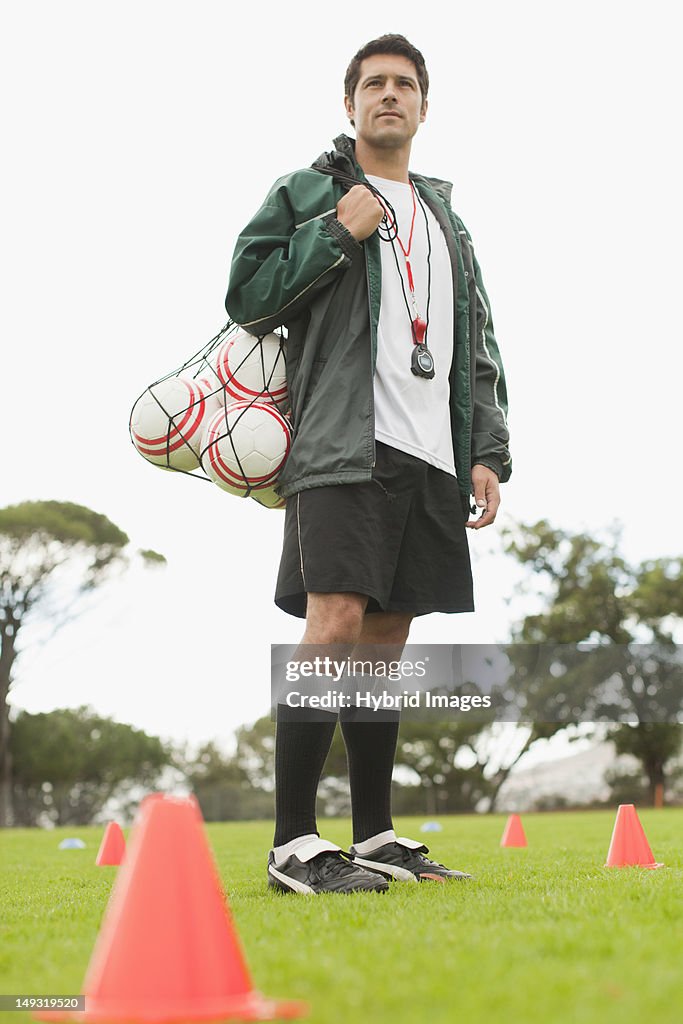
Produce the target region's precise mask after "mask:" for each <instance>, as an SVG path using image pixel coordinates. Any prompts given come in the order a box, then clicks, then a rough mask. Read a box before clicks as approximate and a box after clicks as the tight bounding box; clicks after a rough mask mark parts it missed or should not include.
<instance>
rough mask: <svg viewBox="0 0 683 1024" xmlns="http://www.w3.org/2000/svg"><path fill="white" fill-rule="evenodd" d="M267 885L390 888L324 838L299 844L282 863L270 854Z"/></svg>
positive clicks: (304, 888)
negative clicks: (294, 851)
mask: <svg viewBox="0 0 683 1024" xmlns="http://www.w3.org/2000/svg"><path fill="white" fill-rule="evenodd" d="M268 886H269V887H271V888H273V889H279V890H280V891H281V892H303V893H319V892H386V890H387V889H388V888H389V886H388V884H387V882H385V881H384V879H383V878H381V877H380V876H379V875H378V874H376V873H375V872H374V871H366V870H365V869H364V868H362V867H357V866H356V865H355V864H352V863H351V859H350V857H349V856H348V854H346V853H343V852H342V850H340V848H339V847H338V846H335V845H334V844H333V843H328V842H327V841H326V840H324V839H314V840H311V841H310V842H308V843H305V844H304V845H303V846H300V847H299V849H298V850H297V852H296V853H293V854H292V855H291V857H288V858H287V860H286V861H283V863H282V864H277V865H276V864H275V854H274V853H273V851H272V850H271V851H270V853H269V854H268Z"/></svg>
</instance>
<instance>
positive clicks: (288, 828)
mask: <svg viewBox="0 0 683 1024" xmlns="http://www.w3.org/2000/svg"><path fill="white" fill-rule="evenodd" d="M305 716H306V720H305V721H302V713H301V710H300V709H299V708H290V707H287V705H286V704H279V705H278V709H277V729H276V732H275V838H274V840H273V846H282V845H283V844H284V843H288V842H289V841H290V840H291V839H296V837H297V836H303V835H307V834H308V833H309V832H317V831H318V828H317V824H316V819H315V798H316V794H317V792H318V783H319V782H320V775H321V773H322V770H323V765H324V764H325V758H326V757H327V754H328V751H329V749H330V745H331V743H332V737H333V736H334V730H335V726H336V724H337V716H336V714H326V713H325V712H320V713H318V714H316V715H315V717H316V721H311V720H310V719H311V712H310V711H306V713H305Z"/></svg>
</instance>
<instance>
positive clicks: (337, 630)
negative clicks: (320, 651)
mask: <svg viewBox="0 0 683 1024" xmlns="http://www.w3.org/2000/svg"><path fill="white" fill-rule="evenodd" d="M367 603H368V598H367V596H366V595H365V594H353V593H349V594H309V595H308V604H307V611H306V633H305V636H304V640H303V642H304V643H329V644H333V643H355V642H356V641H357V640H358V638H359V636H360V635H361V630H362V628H363V616H364V615H365V606H366V605H367Z"/></svg>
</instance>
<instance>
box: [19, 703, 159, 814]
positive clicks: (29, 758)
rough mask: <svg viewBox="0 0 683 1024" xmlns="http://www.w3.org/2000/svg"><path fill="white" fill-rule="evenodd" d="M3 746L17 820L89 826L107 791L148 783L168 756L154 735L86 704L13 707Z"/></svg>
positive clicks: (113, 793) (111, 793)
mask: <svg viewBox="0 0 683 1024" xmlns="http://www.w3.org/2000/svg"><path fill="white" fill-rule="evenodd" d="M11 748H12V760H13V809H14V819H15V824H16V825H25V826H31V825H40V824H44V823H45V822H46V821H50V822H52V824H54V825H88V824H91V823H92V821H93V820H94V819H95V817H96V815H97V812H98V811H99V810H100V809H101V807H102V806H103V804H105V803H106V802H107V800H109V798H110V797H112V796H118V795H119V794H123V793H125V790H126V788H127V787H135V788H137V789H139V787H140V786H148V787H151V786H153V785H154V784H155V783H156V782H157V780H158V777H159V774H160V772H161V771H162V769H163V768H164V767H166V766H167V765H171V764H172V757H173V754H172V751H171V750H170V748H167V747H166V746H164V744H162V742H161V740H159V739H158V738H157V737H155V736H148V735H147V734H146V733H145V732H143V731H141V730H139V729H134V728H132V726H130V725H124V724H122V723H120V722H114V721H112V720H111V719H109V718H103V717H101V716H100V715H97V714H96V713H95V712H93V711H92V710H91V709H90V708H88V707H80V708H76V709H75V710H74V709H70V708H66V709H60V710H57V711H50V712H48V713H43V714H37V715H31V714H29V713H28V712H26V711H21V712H20V713H19V715H18V716H17V719H16V721H15V722H14V723H13V727H12V736H11ZM137 800H138V801H139V795H138V797H137Z"/></svg>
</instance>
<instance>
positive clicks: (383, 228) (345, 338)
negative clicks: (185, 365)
mask: <svg viewBox="0 0 683 1024" xmlns="http://www.w3.org/2000/svg"><path fill="white" fill-rule="evenodd" d="M344 85H345V94H346V95H345V99H344V102H345V107H346V112H347V115H348V118H349V120H350V122H351V125H352V126H353V127H354V129H355V134H356V139H355V141H354V140H352V139H350V138H348V137H347V136H345V135H341V136H340V137H339V138H337V139H335V141H334V146H335V148H334V149H333V151H332V152H331V153H325V154H323V155H322V156H321V157H319V158H318V160H316V161H315V163H314V164H313V166H312V167H310V168H306V169H303V170H299V171H295V172H294V173H293V174H289V175H287V176H286V177H284V178H280V179H279V180H278V181H277V182H276V183H275V185H274V186H273V188H272V190H271V192H270V193H269V195H268V196H267V198H266V200H265V202H264V204H263V206H262V207H261V209H260V210H259V211H258V213H257V214H256V216H255V217H254V218H253V220H252V221H251V222H250V223H249V224H248V225H247V227H246V228H245V229H244V231H243V232H242V234H241V235H240V238H239V240H238V243H237V246H236V249H235V254H234V257H233V262H232V268H231V276H230V285H229V289H228V294H227V298H226V308H227V310H228V313H229V314H230V316H231V317H232V319H233V320H234V321H235V322H236V323H238V324H240V325H241V326H242V327H244V328H245V329H246V330H247V331H249V332H250V333H252V334H255V335H263V334H266V333H267V332H269V331H272V330H274V329H275V328H277V327H279V326H281V325H284V326H286V328H287V356H286V359H287V379H288V384H289V394H290V403H291V422H292V428H293V441H292V447H291V451H290V454H289V457H288V460H287V462H286V464H285V466H284V468H283V471H282V473H281V476H280V480H279V491H280V493H281V494H282V495H283V496H284V497H286V498H287V509H286V514H285V528H284V544H283V552H282V560H281V563H280V571H279V575H278V580H277V587H276V594H275V601H276V604H277V605H278V606H279V607H280V608H282V609H283V610H284V611H286V612H288V613H289V614H291V615H295V616H298V617H300V618H305V619H306V629H305V633H304V636H303V639H302V642H301V643H302V646H301V647H300V648H299V656H300V657H304V656H310V652H311V651H312V650H313V651H315V652H316V653H319V652H321V651H322V652H324V651H325V649H326V647H327V645H330V644H334V645H335V646H336V649H337V650H338V649H339V645H342V646H343V649H344V650H346V651H348V652H349V653H350V652H352V651H353V652H358V651H359V650H360V649H361V648H364V649H366V650H368V649H370V650H374V651H377V650H381V651H382V652H383V653H384V656H385V657H386V658H387V660H388V659H389V658H391V659H392V660H393V659H396V658H400V654H401V652H402V650H403V647H404V644H405V643H406V640H407V638H408V631H409V628H410V623H411V620H412V619H413V617H414V616H416V615H426V614H429V613H430V612H449V613H455V612H466V611H472V610H473V608H474V605H473V597H472V575H471V570H470V559H469V549H468V545H467V539H466V531H465V527H466V526H467V527H469V528H471V529H474V530H478V529H481V528H482V527H484V526H488V525H489V524H490V523H492V522H493V521H494V519H495V517H496V512H497V510H498V505H499V502H500V496H499V482H500V481H505V480H507V479H508V477H509V476H510V455H509V451H508V437H509V435H508V429H507V423H506V411H507V395H506V388H505V380H504V376H503V368H502V364H501V361H500V356H499V352H498V347H497V345H496V341H495V338H494V335H493V325H492V322H491V316H490V311H489V304H488V299H487V296H486V292H485V289H484V285H483V283H482V279H481V274H480V270H479V266H478V264H477V261H476V259H475V256H474V252H473V248H472V242H471V239H470V236H469V234H468V232H467V230H466V229H465V227H464V225H463V224H462V222H461V221H460V219H459V218H458V217H457V216H456V215H455V214H454V213H453V211H452V209H451V207H450V192H451V185H450V184H449V183H448V182H444V181H440V180H438V179H436V178H427V177H424V176H423V175H419V174H415V173H413V172H411V171H409V160H410V151H411V145H412V140H413V137H414V135H415V133H416V132H417V129H418V127H419V125H420V124H421V123H422V122H423V121H424V120H425V117H426V114H427V90H428V85H429V79H428V76H427V70H426V67H425V62H424V58H423V57H422V54H421V53H420V52H419V50H417V49H415V47H414V46H412V45H411V44H410V43H409V42H408V40H407V39H405V38H404V37H403V36H400V35H386V36H382V37H381V38H380V39H376V40H373V41H372V42H370V43H368V44H367V45H365V46H364V47H363V48H362V49H361V50H359V51H358V53H357V54H356V56H355V57H354V58H353V60H352V61H351V64H350V65H349V68H348V70H347V73H346V78H345V83H344ZM471 493H473V494H474V498H475V501H476V505H477V510H478V511H479V512H480V513H481V515H480V518H478V519H474V520H472V521H471V522H467V521H466V520H467V519H468V516H469V512H470V506H469V499H470V494H471ZM473 511H475V510H473ZM376 644H377V645H382V647H381V648H375V647H374V645H376ZM303 645H305V647H304V646H303ZM328 649H329V648H328ZM304 652H305V653H304ZM354 657H355V653H354ZM339 717H340V725H341V729H342V734H343V737H344V742H345V744H346V749H347V756H348V764H349V777H350V785H351V802H352V812H353V844H354V845H353V846H351V848H350V850H349V852H348V853H345V852H343V851H342V850H341V849H340V848H339V847H338V846H336V845H335V844H333V843H330V842H327V841H326V840H324V839H321V838H320V835H319V833H318V829H317V824H316V815H315V801H316V793H317V788H318V783H319V781H320V776H321V773H322V769H323V764H324V761H325V758H326V756H327V752H328V750H329V747H330V744H331V742H332V736H333V733H334V730H335V726H336V721H337V715H336V714H328V713H325V712H320V713H318V714H317V716H316V720H315V721H311V712H310V711H307V712H302V711H300V710H299V709H293V708H288V707H286V706H284V705H279V707H278V717H277V732H276V753H275V782H276V827H275V838H274V843H273V849H272V850H271V851H270V854H269V858H268V882H269V885H271V886H274V887H276V888H279V889H282V890H285V891H290V892H306V893H311V892H313V893H318V892H323V891H335V892H349V891H354V890H374V891H382V890H384V889H386V888H387V887H388V886H387V881H386V879H393V880H398V881H405V882H415V881H420V880H425V879H429V880H434V881H444V879H446V878H466V877H470V876H469V875H464V874H463V873H461V872H457V871H452V870H449V869H448V868H446V867H444V866H443V865H442V864H439V863H436V862H434V861H432V860H429V859H428V858H427V857H426V853H427V852H428V850H427V848H426V847H425V846H423V845H422V844H421V843H420V842H419V841H416V840H411V839H405V838H397V836H396V835H395V833H394V830H393V824H392V819H391V776H392V769H393V763H394V757H395V752H396V740H397V735H398V714H396V715H395V716H393V717H391V716H387V715H386V713H385V714H384V715H383V717H382V721H367V720H366V721H362V720H359V719H358V717H357V716H354V715H353V714H352V713H350V712H349V713H348V714H347V713H346V712H341V714H340V716H339ZM369 717H370V718H372V716H369Z"/></svg>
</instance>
